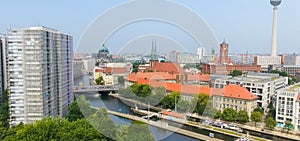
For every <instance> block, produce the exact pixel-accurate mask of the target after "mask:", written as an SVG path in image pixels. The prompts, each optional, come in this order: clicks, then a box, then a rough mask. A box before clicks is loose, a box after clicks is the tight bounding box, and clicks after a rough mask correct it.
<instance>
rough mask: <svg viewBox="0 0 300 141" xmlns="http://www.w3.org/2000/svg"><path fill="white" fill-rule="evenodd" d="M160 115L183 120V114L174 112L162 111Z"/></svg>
mask: <svg viewBox="0 0 300 141" xmlns="http://www.w3.org/2000/svg"><path fill="white" fill-rule="evenodd" d="M162 114H164V115H168V116H172V117H176V118H184V116H185V115H184V114H180V113H176V112H168V111H167V110H163V111H162Z"/></svg>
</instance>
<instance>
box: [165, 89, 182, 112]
mask: <svg viewBox="0 0 300 141" xmlns="http://www.w3.org/2000/svg"><path fill="white" fill-rule="evenodd" d="M179 99H180V93H179V92H176V91H174V92H172V93H171V94H169V95H167V96H166V97H164V98H163V100H162V101H161V104H162V106H164V108H167V109H174V108H175V101H176V103H177V102H178V101H179Z"/></svg>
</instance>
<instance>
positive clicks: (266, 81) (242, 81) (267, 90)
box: [214, 72, 288, 110]
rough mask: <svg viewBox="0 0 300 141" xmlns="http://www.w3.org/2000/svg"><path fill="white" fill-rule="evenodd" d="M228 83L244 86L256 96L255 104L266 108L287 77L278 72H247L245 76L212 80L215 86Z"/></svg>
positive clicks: (223, 85)
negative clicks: (280, 75)
mask: <svg viewBox="0 0 300 141" xmlns="http://www.w3.org/2000/svg"><path fill="white" fill-rule="evenodd" d="M228 84H236V85H241V86H243V87H245V88H246V89H247V90H248V91H249V92H251V93H253V94H255V95H256V96H258V99H257V105H258V106H260V107H262V108H264V109H265V110H267V107H268V105H269V103H270V102H271V100H274V102H275V96H276V94H277V90H279V89H282V88H284V87H285V86H286V85H287V84H288V78H287V77H279V75H278V74H266V73H254V72H249V73H248V74H247V75H245V76H239V77H233V78H218V79H216V80H215V81H214V87H215V88H223V87H225V86H226V85H228Z"/></svg>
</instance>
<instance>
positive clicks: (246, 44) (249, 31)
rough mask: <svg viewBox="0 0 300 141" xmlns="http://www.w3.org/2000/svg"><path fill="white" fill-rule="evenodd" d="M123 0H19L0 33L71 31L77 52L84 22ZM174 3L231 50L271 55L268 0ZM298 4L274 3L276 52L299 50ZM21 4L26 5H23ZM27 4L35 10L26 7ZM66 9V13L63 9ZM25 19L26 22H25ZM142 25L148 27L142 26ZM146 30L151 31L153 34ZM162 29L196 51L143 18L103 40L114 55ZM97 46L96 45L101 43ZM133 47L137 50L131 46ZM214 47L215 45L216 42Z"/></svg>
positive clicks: (186, 42) (186, 41)
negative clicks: (276, 6) (41, 0)
mask: <svg viewBox="0 0 300 141" xmlns="http://www.w3.org/2000/svg"><path fill="white" fill-rule="evenodd" d="M124 2H126V1H122V0H118V1H113V2H111V1H109V2H107V1H105V2H104V1H99V2H96V1H92V2H89V3H86V4H84V5H82V4H80V3H79V2H72V3H69V2H60V5H59V6H58V5H56V3H55V2H46V3H45V4H43V5H41V4H39V3H37V2H35V1H26V2H19V3H21V4H20V6H17V8H18V9H20V10H21V11H23V12H21V13H20V12H11V13H10V15H9V17H8V15H4V17H5V18H4V19H7V20H4V21H3V22H2V24H3V25H2V26H1V28H0V32H1V33H6V32H7V29H8V28H9V27H12V28H19V27H26V26H31V25H45V26H48V27H52V28H55V29H59V30H62V31H64V32H69V33H70V34H72V35H73V36H74V50H75V51H77V50H76V49H77V48H76V47H77V45H78V42H79V39H80V37H81V35H82V33H83V32H84V30H85V28H86V27H87V26H88V24H89V23H91V22H92V21H93V20H94V19H95V18H96V17H97V16H99V15H101V13H103V12H105V11H107V10H109V9H110V8H111V7H114V6H116V5H119V4H121V3H124ZM174 2H177V3H180V4H182V5H184V6H186V7H188V8H190V9H191V10H193V11H194V12H196V14H198V15H200V16H201V17H202V18H203V20H205V21H206V22H207V24H208V25H209V26H210V27H211V29H212V30H213V32H214V33H215V35H216V37H217V40H218V41H219V42H222V41H223V40H224V38H225V39H226V41H227V42H228V43H229V46H230V50H229V52H230V53H245V52H247V51H248V52H249V53H250V54H256V53H260V54H269V53H270V50H271V33H272V18H273V17H272V14H273V11H272V6H271V5H270V2H269V1H267V0H266V1H258V0H257V1H233V0H230V1H226V2H220V1H218V2H216V1H209V2H204V1H200V2H199V1H193V0H189V1H182V0H177V1H174ZM11 3H13V1H12V2H11V1H9V2H4V5H11ZM298 4H300V2H299V1H297V0H290V1H283V2H282V4H281V5H280V6H279V11H278V14H279V15H278V54H283V53H290V54H292V53H296V54H299V52H300V48H297V47H295V46H296V45H297V32H299V31H300V28H299V27H298V26H297V25H299V23H300V20H298V19H300V18H297V17H300V16H299V15H297V14H296V13H297V12H296V10H297V5H298ZM227 5H228V6H227ZM8 7H9V6H7V8H8ZM24 7H25V8H26V9H24ZM30 7H35V8H34V9H33V10H31V8H30ZM54 7H55V8H56V9H57V11H56V12H53V11H52V12H43V10H39V11H41V14H40V15H36V14H34V12H35V10H38V9H40V8H44V9H51V8H54ZM213 7H214V8H213ZM7 8H6V7H5V6H4V8H3V9H1V12H5V11H8V9H7ZM141 8H142V7H141ZM66 9H67V11H69V12H63V11H65V10H66ZM85 9H88V10H85ZM154 9H155V7H154ZM252 9H253V10H252ZM250 10H252V11H250ZM45 11H47V10H45ZM55 13H57V14H55ZM58 13H59V14H58ZM237 13H239V14H237ZM175 14H176V13H175ZM14 15H16V16H14ZM6 16H7V17H6ZM13 17H18V18H13ZM25 18H26V19H30V20H24V19H25ZM15 23H18V24H15ZM237 23H238V24H237ZM143 27H150V28H149V29H147V30H146V29H144V28H143ZM137 29H144V30H142V31H143V32H133V33H132V34H130V35H129V36H128V37H127V36H126V35H125V34H124V33H128V31H136V30H137ZM153 29H155V30H153ZM162 29H163V30H162ZM149 30H151V31H152V30H153V32H151V31H149ZM139 31H141V30H139ZM170 31H172V32H170ZM262 31H264V32H262ZM163 33H168V34H166V36H169V37H170V38H171V39H173V40H175V41H177V42H179V43H180V44H182V46H183V47H184V48H185V49H186V50H187V51H188V52H195V51H196V49H197V48H198V47H199V46H197V44H196V43H195V42H194V41H193V40H192V39H191V38H190V37H189V36H188V35H186V34H184V32H182V31H180V30H179V29H176V27H173V26H170V25H168V24H165V23H159V22H153V21H144V22H140V23H135V24H132V25H128V26H126V27H124V28H122V29H121V30H119V31H118V32H117V33H115V34H114V35H113V36H112V37H111V38H110V39H108V40H107V42H106V44H107V46H108V48H109V49H110V50H111V52H112V53H114V54H116V53H118V52H119V51H120V48H121V47H123V46H124V45H125V44H126V43H127V42H128V41H129V40H132V39H134V38H136V37H138V36H140V35H145V34H163ZM258 33H259V34H258ZM169 34H172V35H169ZM116 41H117V42H116ZM136 43H137V45H136V46H141V45H139V44H140V43H138V42H136ZM170 43H174V42H170V40H169V41H166V42H163V43H161V46H163V47H164V46H166V45H168V44H170ZM96 46H97V47H98V48H99V47H100V46H101V45H96ZM150 47H151V41H150V43H149V48H147V49H148V50H150ZM98 48H95V47H93V48H92V49H91V52H94V51H93V50H97V49H98ZM134 48H135V49H136V47H134ZM158 48H159V46H158ZM215 49H216V50H218V46H216V47H215ZM78 51H80V50H78Z"/></svg>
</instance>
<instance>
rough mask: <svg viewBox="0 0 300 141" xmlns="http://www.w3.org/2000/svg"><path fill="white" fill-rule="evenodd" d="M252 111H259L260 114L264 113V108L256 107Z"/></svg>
mask: <svg viewBox="0 0 300 141" xmlns="http://www.w3.org/2000/svg"><path fill="white" fill-rule="evenodd" d="M253 112H259V113H261V114H264V110H263V109H262V108H261V107H256V108H255V109H254V110H253Z"/></svg>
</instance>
